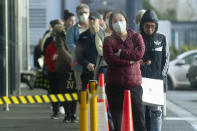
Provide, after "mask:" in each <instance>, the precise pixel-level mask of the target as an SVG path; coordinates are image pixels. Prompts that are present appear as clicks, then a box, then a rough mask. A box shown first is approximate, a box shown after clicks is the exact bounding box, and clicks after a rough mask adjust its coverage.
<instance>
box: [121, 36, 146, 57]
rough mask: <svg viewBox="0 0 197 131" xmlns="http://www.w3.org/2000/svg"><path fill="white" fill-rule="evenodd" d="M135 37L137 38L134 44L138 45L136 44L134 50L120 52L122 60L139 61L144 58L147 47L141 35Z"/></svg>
mask: <svg viewBox="0 0 197 131" xmlns="http://www.w3.org/2000/svg"><path fill="white" fill-rule="evenodd" d="M133 37H136V38H134V40H133V43H136V44H134V48H133V49H122V50H119V55H120V58H121V59H126V60H131V61H138V60H140V59H142V57H143V56H144V52H145V45H144V40H143V38H142V36H141V35H140V34H137V35H135V36H133Z"/></svg>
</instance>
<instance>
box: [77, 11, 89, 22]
mask: <svg viewBox="0 0 197 131" xmlns="http://www.w3.org/2000/svg"><path fill="white" fill-rule="evenodd" d="M87 20H88V15H87V14H85V13H83V14H82V15H80V16H79V21H81V22H86V21H87Z"/></svg>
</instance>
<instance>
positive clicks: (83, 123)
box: [79, 90, 88, 131]
mask: <svg viewBox="0 0 197 131" xmlns="http://www.w3.org/2000/svg"><path fill="white" fill-rule="evenodd" d="M79 111H80V113H79V115H80V116H79V128H80V131H88V92H87V91H86V90H82V91H80V100H79Z"/></svg>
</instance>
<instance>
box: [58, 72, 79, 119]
mask: <svg viewBox="0 0 197 131" xmlns="http://www.w3.org/2000/svg"><path fill="white" fill-rule="evenodd" d="M57 79H58V86H59V90H60V93H74V92H75V93H76V92H77V90H76V82H75V79H74V72H72V71H71V72H68V73H58V74H57ZM62 105H63V107H64V110H65V115H66V116H74V115H75V113H76V108H77V102H76V101H71V102H63V103H62Z"/></svg>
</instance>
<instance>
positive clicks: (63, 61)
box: [54, 10, 77, 123]
mask: <svg viewBox="0 0 197 131" xmlns="http://www.w3.org/2000/svg"><path fill="white" fill-rule="evenodd" d="M63 21H64V25H57V26H55V27H54V34H55V39H56V43H57V50H58V59H57V64H56V72H57V80H58V88H59V93H73V92H77V90H76V82H75V79H74V73H73V71H72V70H71V67H70V62H71V61H72V57H71V54H70V52H69V51H68V48H67V46H66V44H65V39H64V38H65V35H66V31H67V29H68V28H69V27H72V26H74V24H75V16H74V14H73V13H71V12H69V11H68V10H65V11H64V20H63ZM62 105H63V107H64V110H65V117H64V120H63V122H64V123H68V122H77V120H76V116H75V111H76V105H77V103H76V101H71V102H63V103H62Z"/></svg>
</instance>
